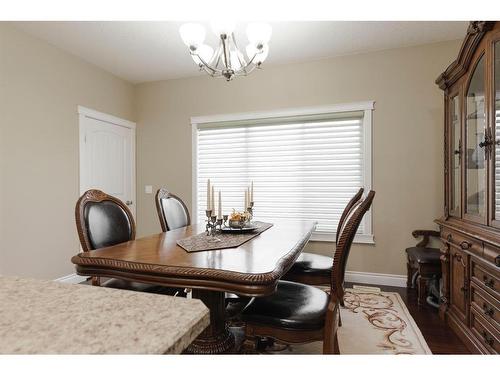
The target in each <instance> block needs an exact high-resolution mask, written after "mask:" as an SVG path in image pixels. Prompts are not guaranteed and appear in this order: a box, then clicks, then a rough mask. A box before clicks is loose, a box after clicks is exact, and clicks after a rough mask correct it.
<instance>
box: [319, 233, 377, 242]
mask: <svg viewBox="0 0 500 375" xmlns="http://www.w3.org/2000/svg"><path fill="white" fill-rule="evenodd" d="M310 241H313V242H335V233H330V232H313V234H312V236H311V239H310ZM353 243H361V244H369V245H375V237H374V236H373V234H357V235H356V236H354V241H353Z"/></svg>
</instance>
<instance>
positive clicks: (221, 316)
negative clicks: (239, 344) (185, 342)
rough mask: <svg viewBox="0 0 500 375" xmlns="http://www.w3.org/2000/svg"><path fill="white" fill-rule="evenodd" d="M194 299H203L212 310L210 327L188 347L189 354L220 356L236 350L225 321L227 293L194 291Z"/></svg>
mask: <svg viewBox="0 0 500 375" xmlns="http://www.w3.org/2000/svg"><path fill="white" fill-rule="evenodd" d="M193 298H197V299H201V300H202V301H203V303H204V304H205V305H206V306H207V307H208V308H209V309H210V325H209V326H208V327H207V328H206V329H205V330H204V331H203V332H202V333H201V334H200V335H199V336H198V337H197V338H196V339H195V340H194V341H193V342H192V343H191V345H189V346H188V348H187V349H186V352H187V353H192V354H218V353H227V352H230V351H231V350H233V349H234V346H235V341H234V336H233V334H232V333H231V332H230V331H229V330H228V328H227V325H226V319H225V311H226V306H225V293H224V292H214V291H210V290H201V289H193Z"/></svg>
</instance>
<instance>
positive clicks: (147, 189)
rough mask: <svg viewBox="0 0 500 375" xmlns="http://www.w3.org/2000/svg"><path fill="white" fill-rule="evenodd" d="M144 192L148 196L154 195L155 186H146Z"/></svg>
mask: <svg viewBox="0 0 500 375" xmlns="http://www.w3.org/2000/svg"><path fill="white" fill-rule="evenodd" d="M144 192H145V193H146V194H153V186H151V185H146V186H144Z"/></svg>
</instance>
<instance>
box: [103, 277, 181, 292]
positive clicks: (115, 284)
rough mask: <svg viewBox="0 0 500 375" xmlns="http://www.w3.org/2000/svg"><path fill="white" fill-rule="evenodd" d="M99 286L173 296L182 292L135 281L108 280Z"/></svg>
mask: <svg viewBox="0 0 500 375" xmlns="http://www.w3.org/2000/svg"><path fill="white" fill-rule="evenodd" d="M101 286H103V287H106V288H113V289H124V290H132V291H134V292H143V293H155V294H168V295H174V294H175V293H176V292H183V290H182V289H177V288H169V287H165V286H161V285H153V284H146V283H140V282H136V281H129V280H122V279H110V280H107V281H105V282H102V283H101Z"/></svg>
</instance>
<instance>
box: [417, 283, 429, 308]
mask: <svg viewBox="0 0 500 375" xmlns="http://www.w3.org/2000/svg"><path fill="white" fill-rule="evenodd" d="M426 297H427V279H425V278H423V277H422V276H420V277H419V278H418V305H419V306H422V305H423V304H424V303H425V299H426Z"/></svg>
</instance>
